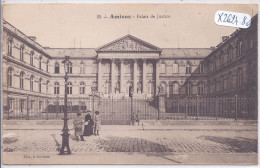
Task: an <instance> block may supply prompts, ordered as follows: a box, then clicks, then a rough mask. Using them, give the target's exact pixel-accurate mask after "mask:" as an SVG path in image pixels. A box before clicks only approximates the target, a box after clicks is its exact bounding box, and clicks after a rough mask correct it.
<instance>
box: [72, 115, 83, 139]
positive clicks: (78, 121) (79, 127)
mask: <svg viewBox="0 0 260 168" xmlns="http://www.w3.org/2000/svg"><path fill="white" fill-rule="evenodd" d="M83 123H84V121H83V120H82V118H81V113H77V118H76V119H75V120H74V121H73V124H74V127H73V128H74V130H75V136H76V141H79V136H80V140H81V141H85V140H84V138H83V130H82V126H83Z"/></svg>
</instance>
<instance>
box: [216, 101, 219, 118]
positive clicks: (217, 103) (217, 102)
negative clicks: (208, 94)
mask: <svg viewBox="0 0 260 168" xmlns="http://www.w3.org/2000/svg"><path fill="white" fill-rule="evenodd" d="M218 110H219V100H218V97H216V120H218Z"/></svg>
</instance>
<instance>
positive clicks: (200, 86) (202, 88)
mask: <svg viewBox="0 0 260 168" xmlns="http://www.w3.org/2000/svg"><path fill="white" fill-rule="evenodd" d="M204 88H205V86H204V83H203V82H200V83H199V85H198V94H199V95H203V94H204Z"/></svg>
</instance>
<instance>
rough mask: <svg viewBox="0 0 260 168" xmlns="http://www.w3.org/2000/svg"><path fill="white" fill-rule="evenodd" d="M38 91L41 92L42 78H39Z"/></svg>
mask: <svg viewBox="0 0 260 168" xmlns="http://www.w3.org/2000/svg"><path fill="white" fill-rule="evenodd" d="M39 92H40V93H41V92H42V78H40V79H39Z"/></svg>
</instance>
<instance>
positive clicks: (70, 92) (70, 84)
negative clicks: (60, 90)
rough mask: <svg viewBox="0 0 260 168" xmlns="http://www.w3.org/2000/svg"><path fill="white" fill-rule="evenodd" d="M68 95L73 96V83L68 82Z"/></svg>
mask: <svg viewBox="0 0 260 168" xmlns="http://www.w3.org/2000/svg"><path fill="white" fill-rule="evenodd" d="M67 93H68V94H72V83H71V82H68V85H67Z"/></svg>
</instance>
